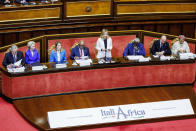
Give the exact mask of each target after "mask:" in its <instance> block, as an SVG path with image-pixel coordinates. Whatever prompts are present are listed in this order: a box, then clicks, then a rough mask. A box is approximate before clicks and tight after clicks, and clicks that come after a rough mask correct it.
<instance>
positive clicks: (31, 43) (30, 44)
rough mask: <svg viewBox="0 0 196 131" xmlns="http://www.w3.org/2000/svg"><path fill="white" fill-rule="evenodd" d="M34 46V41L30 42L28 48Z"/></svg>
mask: <svg viewBox="0 0 196 131" xmlns="http://www.w3.org/2000/svg"><path fill="white" fill-rule="evenodd" d="M33 44H35V42H34V41H29V42H28V43H27V47H28V48H31V46H32V45H33Z"/></svg>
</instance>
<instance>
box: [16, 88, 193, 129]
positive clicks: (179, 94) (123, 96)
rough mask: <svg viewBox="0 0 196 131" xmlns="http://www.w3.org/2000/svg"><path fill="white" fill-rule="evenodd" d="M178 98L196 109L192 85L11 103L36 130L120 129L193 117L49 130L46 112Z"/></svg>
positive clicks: (84, 94)
mask: <svg viewBox="0 0 196 131" xmlns="http://www.w3.org/2000/svg"><path fill="white" fill-rule="evenodd" d="M177 99H190V101H191V104H192V107H193V110H194V112H195V111H196V94H195V93H194V91H193V87H192V86H163V87H154V88H152V87H151V88H132V89H125V90H112V91H98V92H90V93H80V94H69V95H57V96H49V97H40V98H32V99H22V100H15V101H14V102H13V103H14V106H15V107H16V109H17V110H18V111H19V112H20V113H21V115H22V116H23V117H24V118H25V119H26V120H27V121H28V122H30V123H31V124H32V125H34V126H35V127H37V128H38V129H39V130H50V131H52V130H55V131H56V130H62V131H65V130H66V131H69V130H81V129H89V128H97V129H94V130H93V131H106V130H107V129H108V128H101V127H107V126H113V128H112V129H114V130H115V129H116V130H119V127H116V128H115V126H120V125H130V124H138V123H140V124H141V123H148V122H157V121H164V120H176V119H185V118H193V117H195V114H194V115H188V116H187V115H186V116H174V117H165V118H156V119H146V120H135V121H131V120H130V121H125V122H116V123H105V124H96V125H95V124H94V125H85V126H75V127H67V128H54V129H51V128H50V126H49V123H48V118H47V112H49V111H60V110H72V109H81V108H92V107H102V106H113V105H124V104H135V103H145V102H157V101H167V100H177ZM122 129H123V128H122ZM189 129H190V128H189ZM126 130H132V129H131V127H127V128H126ZM84 131H85V130H84ZM87 131H88V130H87Z"/></svg>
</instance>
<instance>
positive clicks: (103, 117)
mask: <svg viewBox="0 0 196 131" xmlns="http://www.w3.org/2000/svg"><path fill="white" fill-rule="evenodd" d="M193 114H194V111H193V108H192V105H191V103H190V100H189V99H180V100H170V101H160V102H150V103H138V104H128V105H116V106H105V107H96V108H83V109H74V110H63V111H52V112H48V122H49V125H50V128H60V127H72V126H81V125H92V124H101V123H111V122H120V121H130V120H140V119H150V118H162V117H171V116H184V115H193Z"/></svg>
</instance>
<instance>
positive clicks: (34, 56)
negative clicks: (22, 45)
mask: <svg viewBox="0 0 196 131" xmlns="http://www.w3.org/2000/svg"><path fill="white" fill-rule="evenodd" d="M27 47H28V50H27V51H26V52H25V62H26V63H27V64H32V63H37V62H40V59H39V52H38V50H37V49H36V48H35V42H34V41H29V42H28V43H27Z"/></svg>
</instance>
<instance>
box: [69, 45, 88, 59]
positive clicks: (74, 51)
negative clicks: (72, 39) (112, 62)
mask: <svg viewBox="0 0 196 131" xmlns="http://www.w3.org/2000/svg"><path fill="white" fill-rule="evenodd" d="M83 52H84V56H88V57H89V58H90V52H89V49H88V47H86V46H84V48H83ZM75 56H77V57H81V56H80V51H79V46H76V47H74V48H73V49H72V50H71V56H70V59H71V60H74V57H75Z"/></svg>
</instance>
